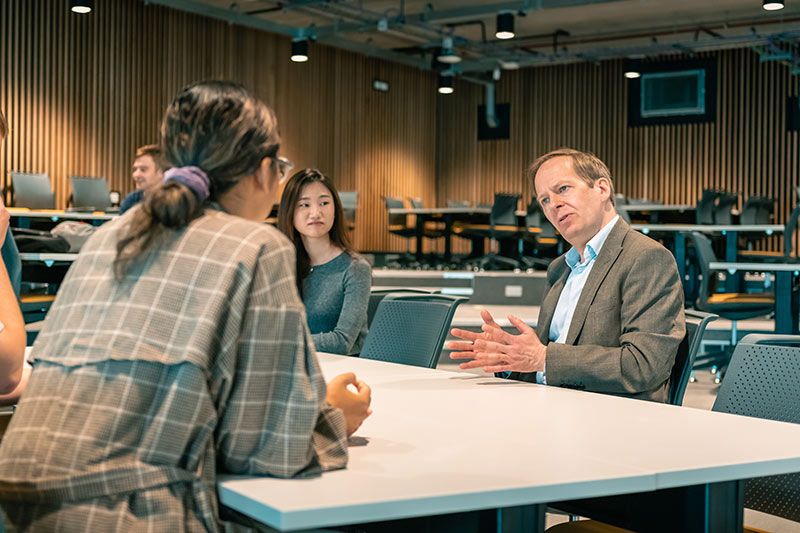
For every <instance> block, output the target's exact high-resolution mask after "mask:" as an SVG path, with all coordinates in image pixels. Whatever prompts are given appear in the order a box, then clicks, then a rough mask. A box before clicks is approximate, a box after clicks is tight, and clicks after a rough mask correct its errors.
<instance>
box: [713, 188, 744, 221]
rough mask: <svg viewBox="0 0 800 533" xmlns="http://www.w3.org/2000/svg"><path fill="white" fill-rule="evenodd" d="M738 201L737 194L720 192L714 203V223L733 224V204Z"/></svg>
mask: <svg viewBox="0 0 800 533" xmlns="http://www.w3.org/2000/svg"><path fill="white" fill-rule="evenodd" d="M738 201H739V195H738V194H736V193H731V192H720V193H719V194H718V195H717V201H716V202H715V203H714V224H733V206H734V205H736V202H738Z"/></svg>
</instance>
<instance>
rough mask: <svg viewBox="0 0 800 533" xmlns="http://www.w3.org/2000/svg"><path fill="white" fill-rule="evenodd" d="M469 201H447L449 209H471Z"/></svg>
mask: <svg viewBox="0 0 800 533" xmlns="http://www.w3.org/2000/svg"><path fill="white" fill-rule="evenodd" d="M469 206H470V203H469V200H447V207H469Z"/></svg>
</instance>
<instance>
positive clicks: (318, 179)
mask: <svg viewBox="0 0 800 533" xmlns="http://www.w3.org/2000/svg"><path fill="white" fill-rule="evenodd" d="M278 212H279V218H278V227H279V228H280V230H281V231H283V232H284V233H285V234H286V235H287V236H288V237H289V239H291V241H292V242H293V243H294V245H295V247H296V248H297V288H298V290H299V291H300V296H301V298H302V299H303V304H304V305H305V307H306V315H307V316H308V327H309V329H310V330H311V338H312V340H313V341H314V346H315V347H316V349H317V351H320V352H330V353H338V354H343V355H354V354H357V353H359V352H360V351H361V347H362V346H363V345H364V339H365V338H366V336H367V304H368V303H369V290H370V286H371V285H372V271H371V268H370V266H369V263H367V262H366V261H365V260H364V258H363V257H361V256H360V255H358V254H357V253H355V251H353V249H352V247H351V246H350V242H349V239H348V237H347V233H346V230H345V224H344V213H343V211H342V202H341V200H339V194H338V193H337V192H336V187H334V185H333V183H332V182H331V180H330V179H328V177H327V176H325V175H324V174H323V173H322V172H320V171H319V170H315V169H310V168H307V169H305V170H301V171H300V172H297V173H296V174H295V175H293V176H292V177H291V179H290V180H289V182H288V183H287V184H286V188H285V189H284V191H283V196H282V197H281V205H280V209H279V211H278Z"/></svg>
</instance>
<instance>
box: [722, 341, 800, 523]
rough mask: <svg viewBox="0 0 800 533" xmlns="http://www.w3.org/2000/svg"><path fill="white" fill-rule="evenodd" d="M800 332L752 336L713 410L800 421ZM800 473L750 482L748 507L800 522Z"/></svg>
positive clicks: (735, 361)
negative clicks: (799, 401)
mask: <svg viewBox="0 0 800 533" xmlns="http://www.w3.org/2000/svg"><path fill="white" fill-rule="evenodd" d="M798 398H800V336H798V335H756V334H750V335H746V336H745V337H744V338H743V339H742V340H741V341H739V344H737V345H736V350H734V352H733V356H732V357H731V362H730V365H729V366H728V371H727V373H726V374H725V379H724V380H723V381H722V386H721V387H720V389H719V393H718V394H717V399H716V401H715V402H714V407H713V409H712V410H714V411H719V412H723V413H733V414H737V415H743V416H752V417H756V418H765V419H769V420H778V421H780V422H791V423H794V424H800V403H798V401H797V399H798ZM798 487H800V474H788V475H779V476H767V477H761V478H754V479H748V480H746V481H745V489H744V504H745V507H747V508H750V509H755V510H757V511H761V512H764V513H769V514H773V515H776V516H780V517H783V518H786V519H788V520H794V521H796V522H800V491H798V490H797V488H798Z"/></svg>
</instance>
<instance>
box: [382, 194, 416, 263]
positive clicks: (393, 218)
mask: <svg viewBox="0 0 800 533" xmlns="http://www.w3.org/2000/svg"><path fill="white" fill-rule="evenodd" d="M383 200H384V202H385V204H386V212H387V214H388V216H389V228H388V229H389V233H391V234H393V235H397V236H399V237H403V238H404V239H405V240H406V251H405V253H404V254H403V255H401V256H400V257H399V258H398V259H397V263H396V265H394V266H397V267H414V266H418V263H417V260H416V258H415V257H414V256H413V255H412V254H411V240H412V239H414V238H416V235H417V230H416V228H415V227H414V226H409V225H408V215H405V214H393V213H390V212H389V210H390V209H403V208H404V207H405V204H403V200H401V199H400V198H391V197H389V196H384V197H383Z"/></svg>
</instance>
